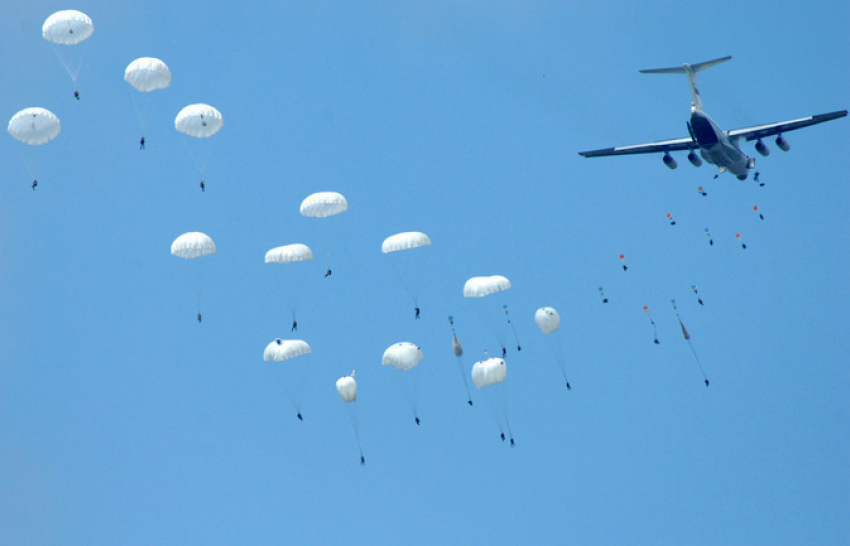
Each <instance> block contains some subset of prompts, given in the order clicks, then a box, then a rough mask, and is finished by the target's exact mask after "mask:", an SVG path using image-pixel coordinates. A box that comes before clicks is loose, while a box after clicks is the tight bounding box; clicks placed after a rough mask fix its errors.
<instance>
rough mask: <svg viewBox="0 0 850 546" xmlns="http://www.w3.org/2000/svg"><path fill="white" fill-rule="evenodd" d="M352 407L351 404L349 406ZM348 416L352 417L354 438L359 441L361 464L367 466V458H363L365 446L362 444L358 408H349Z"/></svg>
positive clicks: (358, 449)
mask: <svg viewBox="0 0 850 546" xmlns="http://www.w3.org/2000/svg"><path fill="white" fill-rule="evenodd" d="M349 405H350V404H349ZM348 415H349V416H350V417H351V427H352V428H353V429H354V437H355V438H356V439H357V451H359V452H360V464H361V465H365V464H366V458H365V457H364V456H363V446H362V445H361V444H360V427H359V426H358V424H357V408H355V407H353V406H352V407H350V408H348Z"/></svg>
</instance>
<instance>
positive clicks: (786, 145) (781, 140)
mask: <svg viewBox="0 0 850 546" xmlns="http://www.w3.org/2000/svg"><path fill="white" fill-rule="evenodd" d="M776 145H777V146H779V149H780V150H782V151H783V152H787V151H788V150H790V149H791V143H790V142H788V141H787V140H785V137H783V136H782V135H779V136H778V137H776Z"/></svg>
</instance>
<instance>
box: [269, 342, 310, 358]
mask: <svg viewBox="0 0 850 546" xmlns="http://www.w3.org/2000/svg"><path fill="white" fill-rule="evenodd" d="M310 352H312V349H310V345H308V344H307V342H306V341H304V340H302V339H280V338H278V339H276V340H274V341H272V342H271V343H269V344H268V345H267V346H266V350H265V351H263V360H265V361H266V362H269V361H274V362H283V361H284V360H289V359H290V358H295V357H296V356H301V355H304V354H308V353H310Z"/></svg>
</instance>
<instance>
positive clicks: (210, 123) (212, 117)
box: [174, 104, 224, 138]
mask: <svg viewBox="0 0 850 546" xmlns="http://www.w3.org/2000/svg"><path fill="white" fill-rule="evenodd" d="M223 126H224V118H222V117H221V112H219V111H218V110H216V109H215V108H213V107H212V106H210V105H209V104H190V105H189V106H187V107H185V108H183V109H182V110H180V112H179V113H178V114H177V117H176V118H174V128H175V129H177V130H178V131H180V132H181V133H184V134H187V135H189V136H192V137H195V138H209V137H211V136H213V135H214V134H216V133H217V132H218V131H219V129H221V128H222V127H223Z"/></svg>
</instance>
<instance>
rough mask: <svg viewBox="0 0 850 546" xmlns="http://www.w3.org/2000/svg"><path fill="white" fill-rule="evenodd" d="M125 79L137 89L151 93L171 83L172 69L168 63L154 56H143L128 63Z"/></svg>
mask: <svg viewBox="0 0 850 546" xmlns="http://www.w3.org/2000/svg"><path fill="white" fill-rule="evenodd" d="M124 81H126V82H127V83H129V84H130V85H132V86H133V87H134V88H135V89H136V91H140V92H142V93H150V92H151V91H156V90H157V89H165V88H166V87H168V86H170V85H171V70H169V69H168V65H166V64H165V63H164V62H162V61H161V60H159V59H156V58H154V57H141V58H139V59H136V60H135V61H133V62H131V63H130V64H129V65H127V68H126V69H125V70H124Z"/></svg>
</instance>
